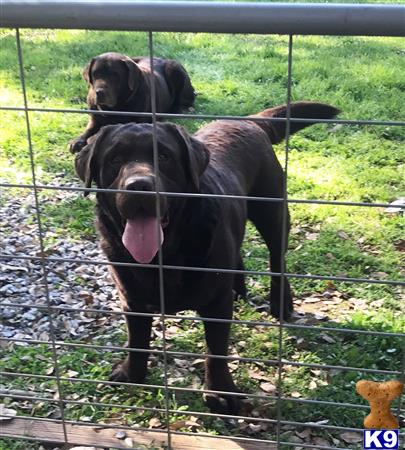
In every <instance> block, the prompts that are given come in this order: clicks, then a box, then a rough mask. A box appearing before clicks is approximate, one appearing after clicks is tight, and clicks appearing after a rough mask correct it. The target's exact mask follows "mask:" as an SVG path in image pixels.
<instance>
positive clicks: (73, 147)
mask: <svg viewBox="0 0 405 450" xmlns="http://www.w3.org/2000/svg"><path fill="white" fill-rule="evenodd" d="M86 144H87V142H86V141H85V140H84V139H80V138H77V139H73V140H72V141H70V143H69V151H70V153H73V154H74V153H79V152H80V150H81V149H82V148H83V147H84V146H85V145H86Z"/></svg>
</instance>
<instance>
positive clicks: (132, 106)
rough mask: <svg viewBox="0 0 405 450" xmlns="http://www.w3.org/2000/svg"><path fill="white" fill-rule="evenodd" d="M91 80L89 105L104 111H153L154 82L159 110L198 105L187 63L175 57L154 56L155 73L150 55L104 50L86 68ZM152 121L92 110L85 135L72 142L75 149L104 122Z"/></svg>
mask: <svg viewBox="0 0 405 450" xmlns="http://www.w3.org/2000/svg"><path fill="white" fill-rule="evenodd" d="M83 77H84V79H85V80H86V81H87V82H88V84H89V93H88V95H87V104H88V108H89V109H91V110H100V111H130V112H151V111H152V109H151V83H152V80H153V79H154V81H155V88H156V112H162V113H163V112H165V113H180V112H182V111H185V110H187V109H188V108H190V107H192V106H193V105H194V99H195V92H194V88H193V86H192V85H191V81H190V78H189V76H188V74H187V72H186V70H185V69H184V67H183V66H182V65H181V64H179V63H178V62H176V61H173V60H171V59H162V58H153V76H152V71H151V67H150V59H149V58H148V57H137V58H129V57H128V56H125V55H121V54H120V53H103V54H102V55H99V56H97V57H95V58H93V59H92V60H91V61H90V63H89V64H88V65H87V67H86V68H85V69H84V72H83ZM127 122H151V120H150V118H148V117H141V116H139V117H136V116H132V117H131V116H113V115H99V114H92V115H91V116H90V120H89V123H88V124H87V128H86V130H85V131H84V133H83V134H82V135H80V136H79V137H78V138H76V139H74V140H73V141H72V142H71V143H70V150H71V152H72V153H76V152H78V151H80V150H81V149H82V148H83V147H84V146H85V145H86V142H87V139H88V138H89V137H90V136H92V135H93V134H95V133H97V131H98V130H99V129H100V128H101V127H102V126H104V125H110V124H116V123H127Z"/></svg>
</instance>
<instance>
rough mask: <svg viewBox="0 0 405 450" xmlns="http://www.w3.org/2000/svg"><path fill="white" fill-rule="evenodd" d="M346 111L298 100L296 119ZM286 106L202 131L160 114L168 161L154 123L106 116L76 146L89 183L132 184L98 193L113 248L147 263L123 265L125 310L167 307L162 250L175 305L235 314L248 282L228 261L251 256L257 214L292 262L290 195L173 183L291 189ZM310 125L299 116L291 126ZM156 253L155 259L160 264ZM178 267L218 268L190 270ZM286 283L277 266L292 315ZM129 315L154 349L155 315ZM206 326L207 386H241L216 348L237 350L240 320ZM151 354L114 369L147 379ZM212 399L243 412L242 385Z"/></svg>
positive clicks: (277, 285) (275, 310)
mask: <svg viewBox="0 0 405 450" xmlns="http://www.w3.org/2000/svg"><path fill="white" fill-rule="evenodd" d="M337 113H338V110H337V109H336V108H334V107H332V106H329V105H326V104H322V103H311V102H297V103H293V104H292V105H291V116H292V117H294V118H313V119H319V118H322V119H325V118H332V117H334V116H335V115H336V114H337ZM285 116H286V106H278V107H276V108H272V109H267V110H265V111H263V112H261V113H259V114H257V115H255V116H250V117H260V118H266V119H268V120H264V121H262V122H257V123H256V122H254V121H251V120H249V118H246V120H243V121H231V120H220V121H217V122H213V123H211V124H209V125H206V126H205V127H203V128H202V129H200V130H199V131H198V132H197V133H196V134H195V135H193V136H190V135H189V134H188V133H187V132H186V131H185V130H184V129H183V128H181V127H180V126H177V125H174V124H170V123H158V124H157V151H158V156H157V157H155V159H156V163H158V167H159V169H158V170H157V167H156V165H155V163H154V155H153V134H152V133H153V126H152V125H151V124H145V123H143V124H124V125H113V126H106V127H104V128H102V129H101V130H100V132H99V133H98V134H97V136H94V137H93V138H92V139H91V142H90V143H89V144H88V145H87V146H86V147H85V148H83V150H82V151H81V152H80V153H79V154H77V155H76V159H75V166H76V171H77V174H78V175H79V177H80V178H81V179H82V180H83V181H84V182H85V185H86V186H87V187H90V186H91V184H92V182H95V184H96V185H97V186H98V187H99V188H111V189H119V190H120V192H118V193H117V192H111V193H110V192H102V193H97V216H98V232H99V234H100V237H101V246H102V249H103V251H104V252H105V254H106V256H107V258H108V259H109V260H110V261H118V262H121V263H134V262H137V263H140V266H138V267H136V266H132V267H130V266H113V267H112V268H111V272H112V275H113V278H114V281H115V284H116V286H117V288H118V291H119V294H120V298H121V301H122V303H123V308H124V310H125V311H134V312H149V313H157V312H159V311H161V305H160V300H159V298H160V297H159V271H158V269H157V267H156V264H157V261H158V251H159V249H160V250H161V252H162V258H163V263H164V265H170V266H172V267H171V268H164V269H163V287H164V309H165V313H168V314H174V313H176V312H178V311H182V310H184V309H194V310H196V311H197V312H198V314H200V316H202V317H204V318H214V319H231V318H232V311H233V299H234V294H233V288H234V287H235V286H240V284H241V283H240V279H239V280H238V278H237V277H236V278H235V275H234V274H233V273H229V272H226V271H225V272H224V271H221V269H233V270H234V269H239V268H240V267H241V257H240V248H241V245H242V241H243V236H244V233H245V224H246V220H247V219H250V220H251V221H252V222H253V223H254V224H255V226H256V228H257V229H258V231H259V233H260V234H261V236H262V237H263V239H264V241H265V242H266V244H267V247H268V249H269V251H270V267H271V270H272V271H273V272H275V273H277V272H278V273H279V272H280V271H281V269H282V265H283V261H284V254H283V251H284V249H285V247H286V244H287V243H286V242H285V243H284V244H285V245H284V246H283V245H282V244H283V243H282V235H283V223H284V226H286V229H285V230H284V233H285V235H286V236H287V234H288V229H289V220H288V217H287V220H283V210H284V206H283V203H282V202H279V201H278V202H277V201H254V200H249V201H247V200H246V199H237V198H217V197H216V198H212V197H209V196H207V197H197V198H196V197H188V198H186V197H181V196H170V193H174V192H177V193H178V192H186V193H202V194H215V195H224V194H225V195H232V196H252V197H271V198H276V199H277V198H282V197H283V190H284V183H285V180H284V173H283V170H282V167H281V165H280V163H279V162H278V160H277V157H276V155H275V153H274V151H273V148H272V144H276V143H279V142H281V141H282V140H283V138H284V134H285V129H286V122H285V121H273V120H272V118H275V117H285ZM310 124H311V123H308V122H305V123H302V122H291V128H290V133H295V132H296V131H298V130H300V129H301V128H304V127H306V126H308V125H310ZM157 188H158V190H159V192H166V193H168V194H166V195H165V194H160V195H159V208H157V204H156V203H157V196H156V195H155V194H154V192H155V191H156V189H157ZM122 191H124V192H122ZM134 191H137V192H134ZM157 209H159V213H157ZM284 211H285V210H284ZM150 263H152V264H153V265H154V267H148V265H150ZM175 266H183V267H184V266H187V267H192V268H210V269H218V270H217V271H215V270H211V271H209V272H206V271H203V270H202V271H198V270H194V271H188V270H184V269H183V270H181V269H176V268H175ZM239 277H240V276H239ZM281 284H282V283H281V278H280V276H277V275H274V276H273V277H272V281H271V290H270V309H271V313H272V314H273V316H275V317H280V316H281V315H282V316H283V318H284V319H288V318H289V316H290V314H291V312H292V310H293V305H292V298H291V291H290V286H289V282H288V279H286V278H285V279H284V288H283V289H282V288H281ZM281 295H283V301H282V298H281ZM281 304H283V309H282V310H281V309H280V305H281ZM126 320H127V327H128V337H129V339H128V346H129V347H130V348H136V349H144V350H145V349H149V344H150V338H151V322H152V319H151V318H149V317H139V316H126ZM204 327H205V337H206V342H207V347H208V354H209V355H210V356H209V357H208V358H207V361H206V365H205V369H206V370H205V382H206V388H207V389H209V390H213V391H225V392H236V391H237V388H236V386H235V384H234V382H233V380H232V377H231V375H230V372H229V370H228V365H227V362H226V360H225V359H220V358H215V355H221V356H224V355H227V352H228V338H229V331H230V324H229V323H221V322H217V321H209V320H207V321H204ZM147 360H148V353H147V352H145V351H144V352H138V353H137V352H134V351H132V352H129V354H128V356H127V358H126V359H125V361H124V362H123V363H122V364H121V365H120V366H119V367H117V368H116V369H115V371H114V372H113V375H112V378H113V380H116V381H130V382H137V383H140V382H143V381H144V379H145V376H146V369H147ZM206 401H207V403H208V405H209V407H210V408H211V410H212V411H215V412H221V413H231V414H234V413H237V411H238V400H237V397H236V396H232V395H226V394H225V395H223V394H221V395H220V394H217V395H215V393H214V394H210V395H209V396H207V397H206Z"/></svg>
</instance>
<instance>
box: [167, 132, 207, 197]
mask: <svg viewBox="0 0 405 450" xmlns="http://www.w3.org/2000/svg"><path fill="white" fill-rule="evenodd" d="M165 125H166V126H168V127H170V129H171V130H173V131H174V133H175V134H176V135H177V138H178V139H179V140H180V141H181V142H182V143H183V146H185V148H186V150H187V165H188V172H189V175H190V179H191V184H192V187H193V190H194V191H195V192H199V190H200V177H201V175H202V174H203V172H204V170H205V169H206V167H207V165H208V163H209V160H210V156H209V152H208V149H207V147H206V146H205V145H204V144H203V143H202V142H201V141H199V140H198V139H195V138H194V137H192V136H190V135H189V134H188V133H187V131H186V130H185V129H184V128H183V127H181V126H179V125H174V124H171V123H167V124H165Z"/></svg>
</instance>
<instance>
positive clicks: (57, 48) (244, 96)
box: [0, 30, 405, 450]
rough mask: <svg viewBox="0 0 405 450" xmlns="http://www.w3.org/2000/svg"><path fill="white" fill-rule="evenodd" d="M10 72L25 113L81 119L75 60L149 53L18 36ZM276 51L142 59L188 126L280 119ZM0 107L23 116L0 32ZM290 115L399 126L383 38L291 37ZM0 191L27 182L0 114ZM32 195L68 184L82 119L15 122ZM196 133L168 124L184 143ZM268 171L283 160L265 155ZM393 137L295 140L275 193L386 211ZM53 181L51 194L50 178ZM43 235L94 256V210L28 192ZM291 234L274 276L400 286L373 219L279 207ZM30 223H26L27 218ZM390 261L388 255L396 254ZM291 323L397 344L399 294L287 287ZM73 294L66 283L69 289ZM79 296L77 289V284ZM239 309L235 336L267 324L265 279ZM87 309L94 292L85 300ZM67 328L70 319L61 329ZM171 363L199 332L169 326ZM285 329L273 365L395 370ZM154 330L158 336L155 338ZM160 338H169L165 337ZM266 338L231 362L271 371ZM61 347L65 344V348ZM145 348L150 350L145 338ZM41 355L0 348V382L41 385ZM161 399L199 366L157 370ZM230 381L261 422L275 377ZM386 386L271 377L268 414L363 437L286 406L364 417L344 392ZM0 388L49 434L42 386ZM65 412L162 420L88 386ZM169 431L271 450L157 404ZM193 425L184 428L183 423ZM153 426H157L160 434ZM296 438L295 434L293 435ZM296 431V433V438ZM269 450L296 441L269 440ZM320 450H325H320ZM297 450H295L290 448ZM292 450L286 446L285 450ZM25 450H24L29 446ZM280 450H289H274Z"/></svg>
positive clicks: (282, 76)
mask: <svg viewBox="0 0 405 450" xmlns="http://www.w3.org/2000/svg"><path fill="white" fill-rule="evenodd" d="M22 45H23V52H24V68H25V72H26V81H27V86H28V102H29V105H30V106H38V107H52V108H84V107H85V98H86V85H85V82H84V81H83V79H82V78H81V72H82V69H83V67H84V66H85V65H86V63H87V62H88V60H89V59H90V58H91V57H93V56H94V55H97V54H99V53H102V52H105V51H112V50H114V51H118V52H121V53H125V54H128V55H144V54H147V52H148V41H147V34H145V33H117V32H93V31H92V32H89V31H50V30H36V31H23V32H22ZM287 46H288V38H287V37H280V36H270V37H267V36H236V35H229V36H228V35H207V34H187V33H186V34H173V33H157V34H156V35H155V53H156V55H158V56H163V57H168V58H175V59H178V60H179V61H181V62H182V63H183V64H184V66H185V67H186V69H187V70H188V71H189V73H190V75H191V78H192V81H193V84H194V86H195V88H196V90H197V91H198V93H199V95H198V97H197V101H196V112H197V113H206V114H223V113H226V114H234V115H245V114H251V113H255V112H258V111H260V110H262V109H264V108H266V107H270V106H274V105H278V104H281V103H285V101H286V83H287ZM0 51H1V57H0V71H1V79H0V98H1V103H2V105H9V106H21V105H22V104H23V100H22V94H21V89H20V81H19V76H18V73H19V72H18V61H17V52H16V44H15V35H14V32H13V31H12V30H10V31H2V32H1V46H0ZM293 56H294V60H293V86H292V97H293V100H317V101H322V102H326V103H330V104H332V105H335V106H337V107H338V108H340V109H341V111H342V113H341V115H340V118H347V119H376V120H397V121H398V120H404V118H405V79H404V75H403V74H404V73H405V50H404V41H403V40H401V39H397V38H360V37H296V38H294V51H293ZM0 119H1V120H0V127H1V134H0V178H1V179H2V180H3V182H4V180H5V181H7V182H12V183H16V182H17V183H23V182H30V180H31V175H30V159H29V153H28V148H27V142H26V128H25V118H24V115H23V114H22V113H19V112H4V111H1V112H0ZM30 120H31V127H32V130H31V131H32V138H33V147H34V152H35V164H36V170H37V177H38V180H37V181H38V182H40V183H55V179H59V180H60V179H61V177H62V179H63V180H64V182H65V183H68V182H76V183H77V184H79V182H78V180H77V179H76V177H75V175H74V171H73V164H72V156H71V155H70V153H69V152H68V151H67V143H68V141H69V140H70V139H72V138H73V137H76V136H77V135H78V134H79V133H80V132H81V130H82V129H83V128H84V126H85V124H86V121H87V117H86V116H85V115H81V114H77V115H75V114H56V113H40V112H33V113H31V114H30ZM203 122H204V121H201V120H200V121H198V120H183V121H181V123H182V124H183V125H184V126H186V127H187V128H188V129H189V130H190V131H195V130H196V129H198V128H199V127H200V126H201V125H202V124H203ZM277 153H278V155H279V157H280V160H282V161H283V159H284V145H283V144H280V145H279V146H277ZM404 161H405V129H404V128H401V127H385V126H342V125H338V126H334V125H331V126H325V125H316V126H313V127H310V128H308V129H306V130H304V131H302V132H300V133H298V134H296V135H294V136H293V137H292V138H291V141H290V153H289V168H288V192H289V196H290V198H293V199H322V200H336V201H352V202H391V201H393V200H396V199H398V198H400V197H401V196H402V197H403V196H405V190H404V180H405V176H404V175H405V173H404V172H405V170H404V169H405V164H404ZM57 177H59V178H57ZM11 195H20V196H22V197H24V195H26V193H25V192H24V190H23V189H19V190H9V189H4V190H3V194H2V200H0V207H1V206H2V205H4V203H5V202H6V201H7V198H9V197H10V196H11ZM40 197H41V201H42V202H43V207H42V211H41V212H42V213H43V215H44V216H43V217H44V228H45V230H46V232H47V233H46V236H45V245H46V246H47V248H51V247H52V246H54V245H55V244H58V243H59V242H62V241H63V242H65V243H66V242H68V243H69V242H72V243H74V244H75V245H77V244H78V243H79V242H81V240H89V241H94V239H95V232H94V227H93V204H94V200H93V199H92V198H90V199H88V198H87V199H84V198H83V197H82V196H81V195H79V194H77V196H69V197H66V198H64V197H63V198H58V199H57V200H56V199H55V193H54V192H52V191H49V192H48V191H47V192H41V193H40ZM290 211H291V215H292V224H293V226H292V232H291V238H290V243H289V252H288V258H287V266H288V271H289V272H291V273H298V274H314V275H324V276H347V277H360V278H374V279H384V278H385V279H393V280H399V279H401V277H402V278H403V275H404V272H403V271H402V272H401V269H400V268H401V263H402V264H403V258H402V259H401V256H403V250H404V235H403V231H404V220H403V216H400V215H398V214H389V213H387V212H385V211H384V209H383V208H364V207H344V206H333V205H332V206H331V205H309V204H300V203H298V204H297V203H294V204H291V207H290ZM27 220H31V221H34V217H31V218H30V217H27ZM243 251H244V256H245V263H246V267H247V269H250V270H267V269H268V265H267V256H266V249H265V246H264V244H263V242H262V241H261V240H260V238H259V236H258V235H257V234H256V233H255V231H254V229H253V227H252V226H250V225H249V226H248V230H247V235H246V241H245V244H244V248H243ZM401 251H402V252H401ZM291 281H292V286H293V289H294V294H295V299H296V310H297V311H298V312H299V313H301V316H300V318H298V319H296V322H295V323H298V324H303V325H314V326H316V327H319V328H321V327H324V326H327V327H335V328H342V329H344V328H355V329H359V330H372V331H385V332H391V333H404V332H405V309H404V299H403V297H401V291H400V289H399V288H398V287H395V286H387V285H380V284H370V283H355V284H354V283H340V282H331V281H323V280H322V281H316V280H308V279H292V280H291ZM78 282H79V281H78ZM80 282H81V283H83V284H84V286H85V280H81V281H80ZM248 284H249V298H248V299H247V300H240V301H238V303H237V305H236V312H235V317H236V318H238V319H241V320H251V321H253V320H255V321H268V322H270V323H273V324H275V323H276V322H274V320H273V319H271V318H270V316H269V313H268V311H267V308H266V301H265V296H266V293H267V290H268V279H267V278H266V277H248ZM95 293H96V292H95ZM74 314H75V313H72V316H74ZM168 325H169V345H170V350H173V351H186V352H194V353H202V352H204V345H203V330H202V326H201V324H200V323H190V322H188V321H177V320H176V321H174V320H172V321H169V324H168ZM319 328H318V329H317V330H307V329H299V328H288V329H286V330H285V331H284V332H283V338H284V339H283V348H282V353H283V358H285V359H288V360H290V361H297V362H303V363H308V364H311V363H313V364H320V365H340V366H342V365H343V366H350V367H361V368H369V369H384V370H396V371H399V370H401V360H402V353H403V350H404V345H405V338H404V337H402V338H401V337H386V336H381V335H380V336H367V335H363V334H355V333H350V334H348V333H340V332H326V331H322V330H319ZM158 329H159V327H158ZM170 330H171V331H170ZM277 337H278V329H277V328H275V327H266V326H246V325H235V326H234V327H233V332H232V344H231V354H233V355H239V356H241V357H253V358H261V359H263V360H269V359H270V360H271V359H276V358H277V356H278V353H279V351H280V349H279V348H278V341H277ZM71 341H72V342H79V341H78V340H77V339H74V338H72V339H71ZM80 342H83V343H96V344H98V345H101V344H108V345H122V344H123V343H124V342H125V329H124V327H123V324H122V320H121V321H119V323H117V326H116V328H115V330H114V332H111V333H110V332H109V333H107V334H105V333H103V328H102V325H100V332H99V334H96V335H95V336H93V335H92V336H90V335H89V336H87V337H83V338H82V339H81V340H80ZM154 348H156V349H159V348H162V342H161V338H160V335H159V333H156V336H155V340H154ZM58 352H59V354H60V357H59V364H60V372H61V374H62V375H63V376H65V377H68V378H81V379H88V380H106V379H108V376H109V373H110V371H111V367H112V365H113V364H114V363H115V362H117V360H118V359H119V358H120V356H121V353H117V352H113V351H103V352H100V351H98V350H89V349H84V348H73V349H70V350H68V349H67V348H64V347H61V348H60V349H58ZM51 357H52V352H51V348H50V347H49V346H47V345H30V346H19V345H14V346H8V347H6V348H4V349H3V359H2V362H1V368H2V369H1V370H7V371H15V372H17V371H18V372H24V373H36V374H43V375H46V374H48V375H49V374H53V372H52V359H51ZM169 363H170V366H169V378H170V380H169V381H170V384H172V385H174V386H179V387H181V386H183V387H196V388H201V387H202V384H201V383H202V379H203V372H202V366H201V361H200V360H199V359H198V358H194V359H192V360H191V363H192V365H191V369H190V364H189V363H190V361H189V359H188V360H187V358H183V357H178V358H177V357H169ZM231 367H232V371H233V375H234V377H235V379H236V381H237V384H238V386H239V387H240V389H241V390H242V391H244V392H249V393H254V394H260V395H262V396H263V398H262V399H261V398H258V399H255V400H254V401H252V402H250V405H249V407H250V409H251V410H253V412H254V414H253V415H255V416H256V417H257V418H264V419H275V418H276V408H275V402H274V401H273V400H271V399H268V398H267V399H266V397H265V396H266V395H270V396H271V395H274V389H276V385H277V368H276V367H275V366H274V365H272V364H269V363H266V361H264V362H263V363H242V362H239V363H232V364H231ZM163 374H164V372H163V363H162V358H160V357H159V356H154V357H152V358H151V368H150V372H149V378H148V382H149V383H151V384H155V385H162V384H163ZM365 377H366V378H370V379H374V380H380V379H389V378H392V377H389V376H381V375H374V374H364V373H361V372H356V371H344V370H334V369H322V368H313V367H296V366H294V365H286V367H285V371H284V372H283V376H282V385H281V386H278V389H281V390H282V394H283V396H284V397H288V398H289V399H290V400H289V401H284V402H283V403H282V419H283V420H286V421H298V422H308V421H311V422H319V421H326V422H321V423H325V424H327V425H336V426H346V427H355V428H361V427H362V419H363V417H364V414H365V411H364V410H361V409H355V408H349V407H341V406H340V407H339V406H330V405H322V404H321V405H320V404H311V403H306V404H302V403H299V400H300V399H311V400H323V401H329V402H342V403H353V404H358V405H365V402H363V400H362V399H360V398H359V397H358V396H357V394H356V393H355V390H354V386H355V383H356V381H358V380H359V379H362V378H365ZM2 384H5V385H7V387H8V388H10V389H17V390H23V391H32V392H34V393H35V394H36V395H37V396H41V397H45V398H48V399H49V400H53V401H37V402H32V401H29V400H27V401H16V400H10V399H6V400H4V401H3V402H4V403H7V405H8V407H9V408H14V409H15V410H17V411H18V414H19V415H34V416H37V417H51V418H52V417H53V418H58V414H60V412H59V411H58V403H57V402H55V399H56V397H55V395H56V394H55V383H54V381H52V380H51V381H44V380H38V379H34V378H24V377H18V378H15V377H9V378H7V379H5V380H2ZM62 389H63V393H64V396H65V398H69V399H70V400H72V401H73V402H76V403H70V404H67V406H66V409H65V414H66V417H67V418H69V419H72V420H82V421H105V422H107V423H112V424H130V425H137V426H144V427H159V426H160V424H159V423H164V415H162V414H160V413H156V412H152V411H149V410H147V409H141V410H133V409H131V407H142V408H147V407H150V408H153V407H158V408H164V405H165V399H164V393H163V390H162V389H140V388H128V387H125V386H122V387H119V388H117V387H110V386H105V385H98V384H96V383H91V382H87V383H86V382H72V381H64V382H62ZM89 402H98V403H107V404H113V403H115V404H120V405H126V406H127V407H124V408H120V407H100V406H94V405H89V404H88V403H89ZM169 403H170V408H171V409H179V410H181V411H184V414H182V413H178V414H173V415H172V418H171V423H172V426H173V427H174V428H175V429H180V430H186V431H191V430H193V431H195V430H198V431H200V432H207V433H210V434H225V435H233V436H249V437H255V438H261V439H274V437H275V428H274V426H273V425H271V424H268V423H262V426H261V427H257V423H260V422H253V421H252V422H249V421H244V420H242V421H239V422H238V421H235V420H233V421H232V420H226V421H224V420H222V419H220V418H206V417H200V416H197V415H196V416H195V417H196V419H195V420H196V423H197V425H190V424H188V425H187V424H186V423H184V425H183V426H182V422H181V421H182V420H184V419H187V420H188V419H189V418H190V416H189V415H188V413H187V412H188V411H193V412H196V413H198V412H207V409H206V408H205V406H204V404H203V402H202V399H201V396H200V395H199V394H198V393H185V392H179V391H176V392H175V391H173V392H171V393H170V396H169ZM197 419H198V420H197ZM159 421H160V422H159ZM303 428H305V427H303ZM303 428H299V429H300V430H302V429H303ZM282 432H283V436H282V438H283V440H285V441H289V440H292V438H293V437H296V435H295V434H294V430H292V429H289V428H288V427H286V428H285V429H284V428H283V430H282ZM316 438H318V443H319V445H321V443H320V442H321V441H320V440H322V439H323V440H324V444H323V445H336V446H349V447H350V448H355V446H356V445H358V444H356V443H353V442H352V443H350V444H349V443H348V442H347V441H345V440H344V438H343V437H342V436H341V433H340V432H331V431H328V430H320V431H317V429H313V430H312V434H311V435H310V437H309V438H308V439H312V441H311V440H307V441H306V442H312V443H314V442H315V443H316ZM325 441H326V444H325ZM295 442H296V441H295ZM2 445H3V447H2ZM29 445H31V444H26V443H22V444H21V443H18V442H14V441H6V440H4V441H3V442H2V443H1V442H0V448H4V450H6V449H7V450H8V449H13V450H21V449H30V448H31V447H29ZM297 445H298V444H297ZM32 448H33V449H37V448H38V447H37V446H36V444H32ZM289 448H291V447H289Z"/></svg>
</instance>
